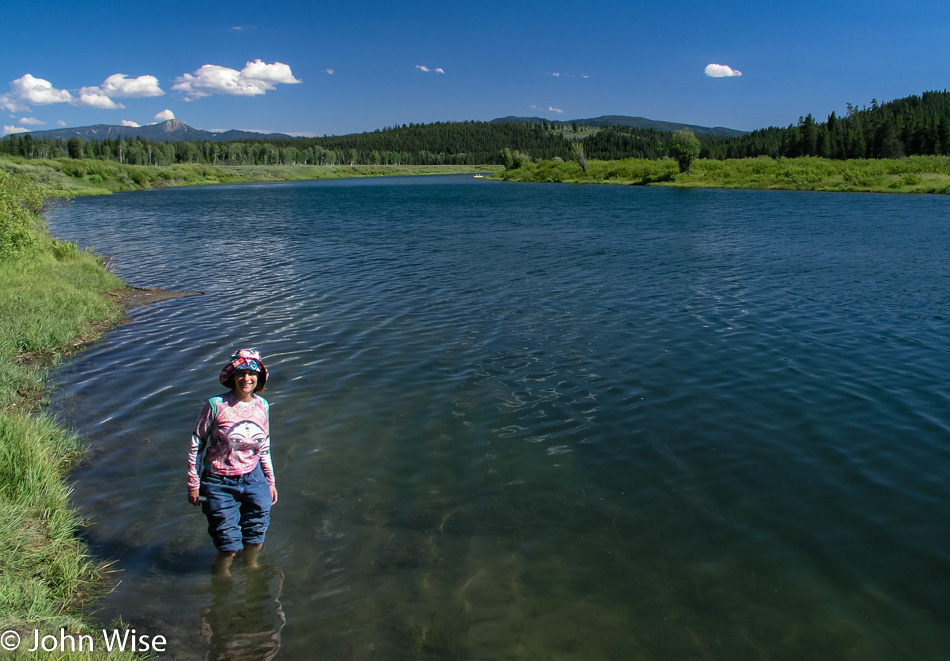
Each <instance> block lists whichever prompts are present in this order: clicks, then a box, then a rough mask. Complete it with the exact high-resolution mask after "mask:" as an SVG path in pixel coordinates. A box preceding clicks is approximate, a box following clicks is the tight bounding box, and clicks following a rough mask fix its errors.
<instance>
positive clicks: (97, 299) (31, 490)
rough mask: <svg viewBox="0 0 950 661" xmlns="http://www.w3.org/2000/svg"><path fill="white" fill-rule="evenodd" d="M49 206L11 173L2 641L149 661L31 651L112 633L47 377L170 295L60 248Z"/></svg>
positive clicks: (3, 217) (75, 454) (0, 294)
mask: <svg viewBox="0 0 950 661" xmlns="http://www.w3.org/2000/svg"><path fill="white" fill-rule="evenodd" d="M46 195H47V193H46V191H44V190H43V189H42V188H41V187H40V186H38V185H36V184H35V183H34V182H32V181H29V180H27V179H24V178H22V177H15V176H12V175H10V174H9V173H7V172H5V171H3V170H0V316H2V317H3V319H4V320H5V323H4V324H3V327H2V329H0V359H2V361H3V364H4V365H5V369H4V370H3V376H2V378H0V511H2V512H3V516H2V517H0V554H2V556H3V563H2V564H0V631H4V632H8V631H14V632H17V634H19V636H20V639H21V641H22V644H21V645H20V649H19V651H17V652H14V653H13V658H18V659H29V658H43V659H61V658H63V659H65V658H68V659H79V660H83V659H114V660H118V659H132V658H139V657H135V656H133V655H131V654H129V653H128V652H125V653H122V652H117V651H112V652H108V651H105V650H95V651H92V652H90V651H88V650H85V651H76V652H73V651H65V652H60V651H56V652H44V651H42V650H40V651H37V652H35V653H32V654H31V653H29V652H28V651H27V650H28V649H29V647H30V645H31V641H32V640H33V636H34V633H33V632H39V633H40V635H41V637H42V636H45V635H55V636H59V635H60V632H61V631H63V632H65V634H66V635H73V636H77V637H78V636H79V635H83V634H92V633H93V632H94V631H96V632H97V631H98V630H97V629H95V627H96V626H97V625H98V626H101V625H102V624H103V623H100V622H97V621H95V620H94V617H93V616H91V615H90V614H89V612H88V608H89V606H90V605H91V604H92V603H93V602H94V601H95V599H96V598H97V597H98V596H100V595H102V594H103V593H104V591H106V590H107V589H108V582H109V581H108V577H109V573H110V569H109V565H108V563H103V562H102V561H101V560H100V559H97V558H94V557H92V556H91V555H90V553H89V550H88V548H87V547H86V545H85V543H84V542H83V541H82V540H81V539H80V537H79V531H80V530H81V528H82V527H83V525H84V522H83V521H82V519H81V518H80V516H79V514H78V513H77V512H76V511H75V510H74V509H73V508H72V505H71V503H70V492H71V488H70V486H69V483H68V480H67V472H68V471H69V469H70V468H71V467H72V465H73V464H74V463H75V462H76V460H77V459H78V458H79V456H80V455H81V453H82V449H83V448H82V442H81V440H80V439H79V438H78V437H77V436H76V435H75V434H74V433H72V432H71V431H70V430H69V429H66V428H65V427H64V426H63V425H62V424H60V423H59V422H58V421H56V420H55V419H53V418H52V417H51V416H50V415H48V414H47V413H46V412H44V410H43V408H44V405H45V404H46V403H47V394H46V379H47V375H48V370H49V369H50V368H51V367H52V366H54V365H56V364H57V362H58V361H59V360H61V359H62V358H64V357H66V356H69V355H71V354H73V353H75V352H76V351H78V350H79V349H81V348H82V347H83V346H85V345H86V344H88V343H89V342H92V341H94V340H95V339H97V338H98V337H99V335H100V334H101V333H102V332H103V331H104V330H106V329H107V328H111V327H113V326H115V325H116V324H118V323H120V322H121V320H122V318H123V316H124V310H125V308H126V307H127V306H129V305H134V304H136V303H139V302H145V301H147V300H148V298H149V297H151V296H156V297H157V296H160V295H162V294H160V293H157V292H148V291H142V290H134V289H130V288H128V287H126V286H125V284H124V283H123V282H122V280H121V279H120V278H118V277H117V276H115V275H114V274H112V273H110V272H109V271H108V270H107V269H106V268H105V266H104V264H103V262H102V260H101V259H99V258H97V257H96V256H95V255H93V254H91V253H89V252H87V251H83V250H80V249H79V248H78V247H77V246H76V245H75V244H72V243H68V242H65V241H60V240H57V239H54V238H52V237H51V236H49V234H48V232H47V231H46V226H45V223H44V221H43V217H42V210H43V207H44V200H45V198H46ZM6 635H8V634H5V636H6ZM4 642H5V643H8V642H9V638H5V640H4Z"/></svg>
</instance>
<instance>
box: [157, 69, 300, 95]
mask: <svg viewBox="0 0 950 661" xmlns="http://www.w3.org/2000/svg"><path fill="white" fill-rule="evenodd" d="M299 82H300V81H299V80H297V79H296V78H294V74H293V72H292V71H291V70H290V67H289V66H287V65H286V64H283V63H281V62H274V63H273V64H266V63H264V62H262V61H261V60H254V61H253V62H248V63H247V64H246V65H245V67H244V68H243V69H242V70H241V71H237V70H236V69H229V68H228V67H221V66H218V65H216V64H206V65H204V66H203V67H201V68H200V69H198V70H197V71H195V73H194V74H190V73H186V74H183V75H182V76H179V77H178V78H176V79H175V85H174V86H173V87H172V89H173V90H176V91H178V92H182V93H183V94H184V95H185V98H186V100H188V101H191V100H194V99H200V98H202V97H205V96H211V95H212V94H231V95H236V96H257V95H259V94H264V93H266V92H268V91H269V90H272V89H275V87H276V86H277V85H279V84H281V83H283V84H290V85H292V84H295V83H299Z"/></svg>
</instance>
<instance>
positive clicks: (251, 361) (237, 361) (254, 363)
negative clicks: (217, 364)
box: [218, 349, 267, 392]
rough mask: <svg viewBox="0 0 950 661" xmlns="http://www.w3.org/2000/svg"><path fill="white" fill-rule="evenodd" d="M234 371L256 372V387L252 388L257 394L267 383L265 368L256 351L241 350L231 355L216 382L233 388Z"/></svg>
mask: <svg viewBox="0 0 950 661" xmlns="http://www.w3.org/2000/svg"><path fill="white" fill-rule="evenodd" d="M234 370H248V371H250V372H257V374H258V377H257V387H256V388H254V391H255V392H257V391H258V390H263V389H264V384H265V383H267V368H266V367H264V361H262V360H261V354H260V352H259V351H257V350H256V349H241V350H240V351H238V352H237V353H235V354H234V355H232V356H231V358H230V360H229V361H228V364H227V365H225V366H224V369H223V370H221V374H220V375H218V381H220V382H221V384H222V385H223V386H226V387H228V388H234Z"/></svg>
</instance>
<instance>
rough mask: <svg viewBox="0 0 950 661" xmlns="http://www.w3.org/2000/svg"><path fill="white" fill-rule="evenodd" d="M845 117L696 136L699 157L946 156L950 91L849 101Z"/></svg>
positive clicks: (949, 151) (948, 152)
mask: <svg viewBox="0 0 950 661" xmlns="http://www.w3.org/2000/svg"><path fill="white" fill-rule="evenodd" d="M847 107H848V112H847V116H845V117H838V116H837V115H836V114H835V113H834V112H832V113H831V115H829V116H828V120H827V121H825V122H818V121H816V120H815V118H814V117H812V116H811V115H810V114H809V115H807V116H805V117H802V118H799V120H798V124H797V125H790V126H788V127H786V128H784V129H783V128H775V127H771V128H767V129H761V130H758V131H753V132H752V133H750V134H748V135H745V136H743V137H741V138H733V139H729V140H724V139H720V138H714V137H709V136H700V142H701V143H702V151H701V153H700V156H701V157H702V158H712V159H716V160H723V159H727V158H750V157H755V156H771V157H773V158H779V157H782V156H785V157H788V158H795V157H798V156H820V157H823V158H830V159H836V160H846V159H852V158H900V157H901V156H935V155H936V156H947V155H950V92H948V91H947V90H944V91H942V92H924V94H923V95H922V96H908V97H905V98H903V99H897V100H896V101H889V102H887V103H881V104H879V103H878V102H877V100H872V101H871V107H870V108H868V107H866V106H865V107H862V108H858V107H856V106H853V105H851V104H850V103H849V104H848V106H847Z"/></svg>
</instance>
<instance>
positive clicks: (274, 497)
mask: <svg viewBox="0 0 950 661" xmlns="http://www.w3.org/2000/svg"><path fill="white" fill-rule="evenodd" d="M269 486H270V504H271V505H276V504H277V487H275V486H274V485H273V484H271V485H269Z"/></svg>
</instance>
